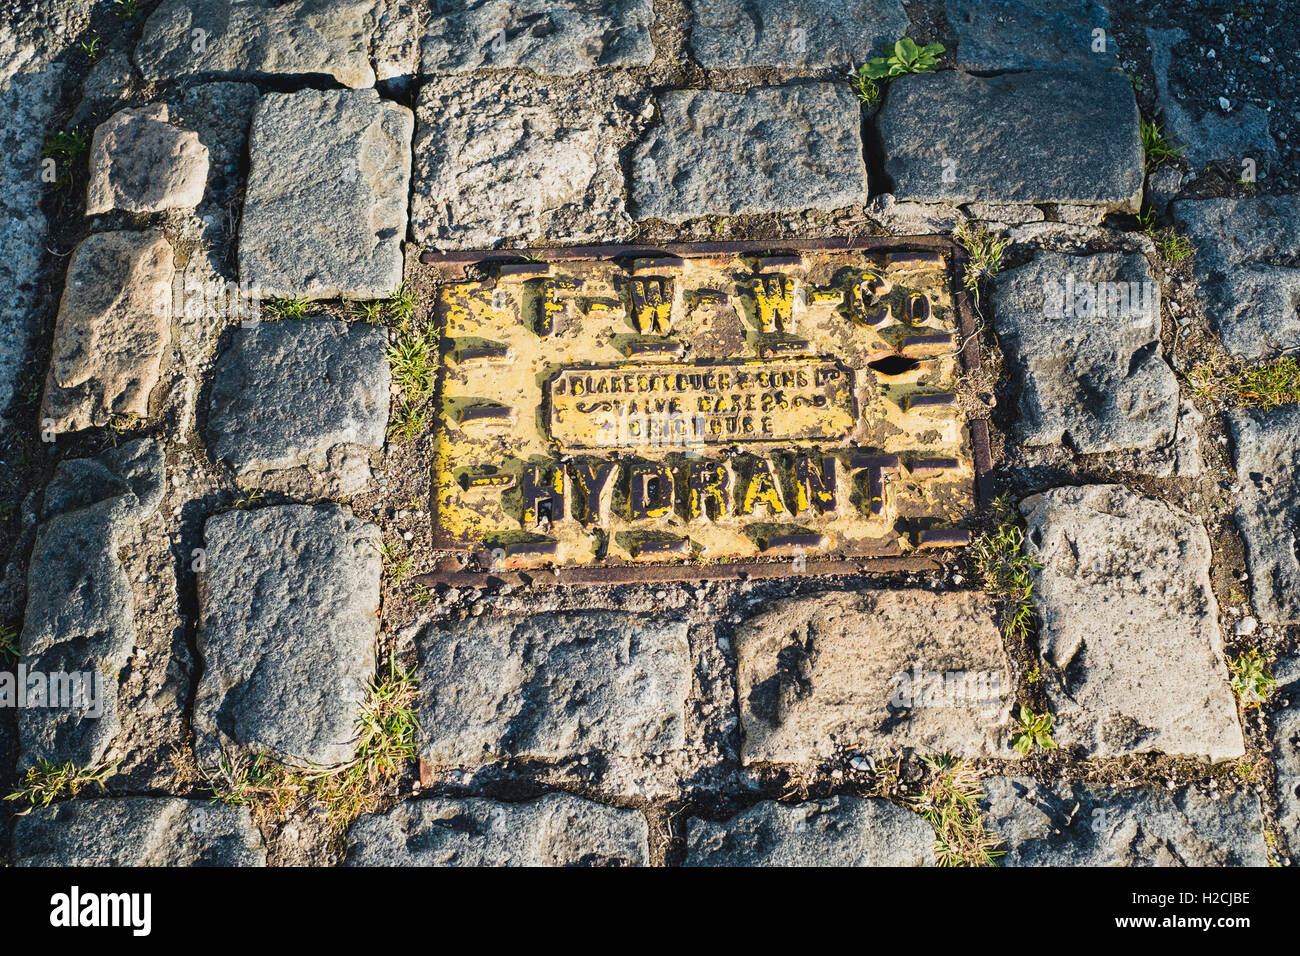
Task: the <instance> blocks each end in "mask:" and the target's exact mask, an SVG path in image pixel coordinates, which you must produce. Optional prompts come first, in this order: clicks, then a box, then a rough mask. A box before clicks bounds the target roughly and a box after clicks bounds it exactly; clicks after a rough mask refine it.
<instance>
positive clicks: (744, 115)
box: [632, 83, 867, 222]
mask: <svg viewBox="0 0 1300 956" xmlns="http://www.w3.org/2000/svg"><path fill="white" fill-rule="evenodd" d="M658 103H659V114H660V122H659V124H658V125H657V126H654V127H653V128H651V130H650V131H649V132H648V133H647V134H646V136H645V137H644V138H643V139H642V141H641V142H640V143H639V144H638V145H637V147H636V150H635V152H634V153H633V154H632V200H633V205H634V208H635V209H636V213H637V215H638V216H639V217H641V218H644V219H666V220H669V221H673V222H676V221H681V220H684V219H690V218H692V217H695V216H710V215H717V216H736V215H742V214H746V213H781V212H798V211H802V210H805V209H825V210H831V209H838V208H841V207H844V206H850V205H853V204H855V203H864V202H866V200H867V168H866V163H865V161H864V159H863V152H862V132H861V125H862V121H861V111H860V107H859V103H858V99H857V97H856V96H855V95H854V94H853V92H852V90H850V89H849V88H848V86H847V85H845V84H839V83H798V84H791V85H789V86H779V87H758V88H756V89H751V90H748V91H746V92H744V93H725V92H720V91H716V90H671V91H669V92H666V93H661V94H660V95H659V98H658Z"/></svg>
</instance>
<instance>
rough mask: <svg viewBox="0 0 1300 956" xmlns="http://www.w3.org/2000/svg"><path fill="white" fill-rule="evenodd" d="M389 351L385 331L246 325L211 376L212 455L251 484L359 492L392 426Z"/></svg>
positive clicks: (331, 324) (331, 323)
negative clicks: (294, 483) (301, 483)
mask: <svg viewBox="0 0 1300 956" xmlns="http://www.w3.org/2000/svg"><path fill="white" fill-rule="evenodd" d="M387 345H388V337H387V334H386V332H385V331H384V329H382V328H375V327H372V326H368V325H365V324H362V323H357V322H354V323H344V322H338V321H335V320H333V319H286V320H284V321H280V322H262V323H259V324H257V325H251V326H250V325H245V326H240V327H239V328H237V329H236V330H235V334H234V338H233V340H232V341H231V343H230V347H229V348H228V349H227V350H226V351H225V352H224V353H223V354H222V355H221V357H220V358H219V359H218V360H217V363H216V367H215V369H214V371H213V379H212V392H211V396H212V397H211V412H210V414H209V416H208V424H207V434H208V450H209V452H210V453H211V455H212V457H213V458H214V459H216V460H218V461H225V462H227V463H228V464H229V465H230V466H231V468H233V469H234V471H235V474H236V475H237V477H238V479H239V481H240V483H241V484H246V485H250V486H256V487H263V488H265V487H269V486H270V484H269V483H275V482H282V483H283V482H285V481H290V482H292V481H294V480H296V479H298V478H302V479H304V480H305V481H304V483H305V484H307V485H311V484H315V485H317V486H319V487H321V488H323V489H324V490H325V491H326V492H327V493H329V494H341V495H348V494H354V493H356V492H357V491H359V490H361V489H362V488H363V487H365V484H366V481H367V480H368V478H369V475H370V466H369V458H368V456H369V454H370V453H371V452H373V451H378V450H379V449H381V448H383V446H384V434H385V430H386V429H387V425H388V399H389V394H388V391H389V384H390V382H391V380H392V373H391V371H390V369H389V365H388V359H387V358H386V355H385V350H386V348H387ZM276 472H289V473H290V474H285V475H276V474H273V473H276Z"/></svg>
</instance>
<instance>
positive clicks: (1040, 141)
mask: <svg viewBox="0 0 1300 956" xmlns="http://www.w3.org/2000/svg"><path fill="white" fill-rule="evenodd" d="M878 123H879V127H880V136H881V141H882V145H883V149H884V155H885V173H886V174H887V175H888V176H889V177H890V179H892V180H893V185H894V189H893V191H894V194H895V195H896V196H897V198H898V200H899V201H900V202H922V203H938V202H952V203H965V202H990V203H1064V204H1077V205H1085V206H1096V207H1100V208H1101V209H1104V210H1118V211H1122V212H1137V211H1138V207H1139V205H1140V203H1141V200H1142V180H1143V172H1142V168H1143V153H1142V139H1141V135H1140V133H1139V128H1138V108H1137V101H1136V100H1135V99H1134V96H1133V86H1132V84H1131V83H1130V82H1129V79H1128V77H1126V76H1125V75H1124V74H1123V73H1121V72H1119V71H1118V70H1105V69H1095V70H1035V71H1030V72H1026V73H1005V74H1001V75H999V76H990V77H979V76H971V75H969V74H967V73H962V72H959V71H956V70H946V71H942V72H939V73H929V74H916V75H912V76H903V77H900V78H899V79H897V80H895V81H893V82H892V83H891V84H890V85H889V91H888V93H887V94H886V96H885V102H884V105H883V106H882V107H881V112H880V116H879V120H878Z"/></svg>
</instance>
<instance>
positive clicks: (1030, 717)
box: [1011, 704, 1056, 757]
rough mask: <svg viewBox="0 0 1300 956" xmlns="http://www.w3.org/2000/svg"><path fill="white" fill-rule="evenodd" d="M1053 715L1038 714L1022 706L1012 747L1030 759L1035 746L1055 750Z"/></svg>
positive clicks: (1024, 705) (1017, 717) (1012, 739)
mask: <svg viewBox="0 0 1300 956" xmlns="http://www.w3.org/2000/svg"><path fill="white" fill-rule="evenodd" d="M1052 723H1053V718H1052V715H1051V714H1048V713H1042V714H1036V713H1034V712H1033V711H1032V710H1030V709H1029V706H1028V705H1026V704H1021V705H1020V713H1019V714H1018V715H1017V716H1016V724H1017V729H1016V732H1015V734H1014V735H1013V736H1012V738H1011V745H1012V746H1013V747H1015V748H1016V750H1017V751H1018V752H1019V753H1021V754H1022V755H1024V756H1026V757H1028V756H1029V754H1030V752H1031V751H1032V750H1033V749H1034V747H1035V746H1038V747H1041V748H1043V749H1044V750H1055V749H1056V741H1055V740H1054V739H1053V738H1052Z"/></svg>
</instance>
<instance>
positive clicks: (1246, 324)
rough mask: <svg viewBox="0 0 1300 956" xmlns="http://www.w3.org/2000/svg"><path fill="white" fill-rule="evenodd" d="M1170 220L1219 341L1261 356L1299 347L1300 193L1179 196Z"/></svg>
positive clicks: (1236, 350)
mask: <svg viewBox="0 0 1300 956" xmlns="http://www.w3.org/2000/svg"><path fill="white" fill-rule="evenodd" d="M1171 208H1172V209H1173V213H1174V219H1175V221H1176V222H1177V223H1178V224H1179V225H1180V226H1182V227H1183V229H1185V230H1186V232H1187V235H1188V237H1189V238H1191V240H1192V244H1193V245H1194V246H1195V247H1196V270H1195V271H1196V275H1197V281H1198V282H1199V284H1200V289H1201V294H1202V296H1203V297H1204V300H1205V313H1206V317H1207V318H1208V319H1209V322H1210V325H1211V326H1212V327H1213V328H1214V330H1215V331H1216V332H1218V333H1219V337H1220V338H1221V339H1222V340H1223V347H1224V348H1225V349H1227V350H1228V351H1229V352H1231V353H1232V354H1233V355H1236V356H1238V357H1240V358H1245V359H1261V358H1267V357H1269V356H1274V355H1277V354H1279V353H1281V352H1290V351H1293V350H1295V349H1297V348H1300V268H1297V267H1296V263H1297V262H1298V261H1300V196H1260V197H1258V198H1250V199H1180V200H1178V201H1177V202H1175V203H1173V205H1172V207H1171Z"/></svg>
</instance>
